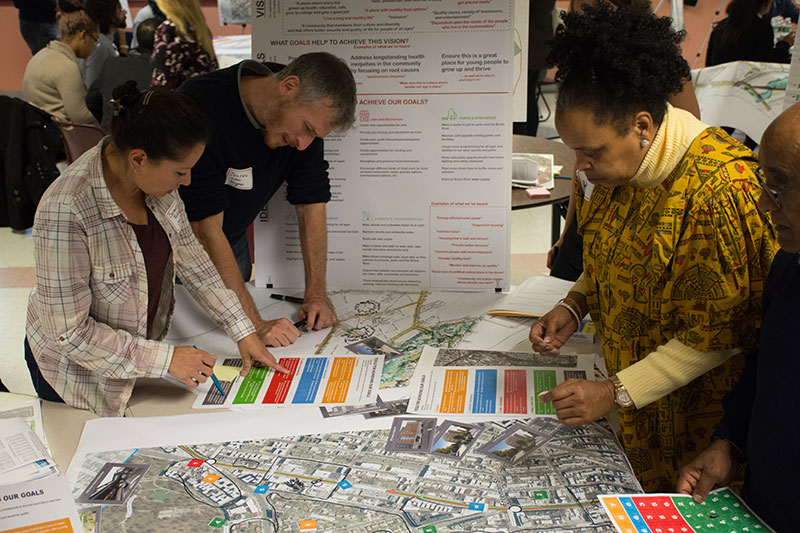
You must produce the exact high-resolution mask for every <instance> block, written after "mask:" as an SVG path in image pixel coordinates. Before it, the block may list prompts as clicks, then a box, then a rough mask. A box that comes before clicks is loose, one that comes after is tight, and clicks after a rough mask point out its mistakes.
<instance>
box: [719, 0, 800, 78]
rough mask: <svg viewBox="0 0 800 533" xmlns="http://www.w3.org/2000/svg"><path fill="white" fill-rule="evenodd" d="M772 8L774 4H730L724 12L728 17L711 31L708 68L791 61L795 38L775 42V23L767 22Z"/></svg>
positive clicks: (745, 0) (735, 0) (747, 0)
mask: <svg viewBox="0 0 800 533" xmlns="http://www.w3.org/2000/svg"><path fill="white" fill-rule="evenodd" d="M771 8H772V0H731V2H730V3H729V4H728V7H726V8H725V13H727V14H728V17H727V18H724V19H722V20H721V21H719V22H718V23H717V25H716V26H715V27H714V29H713V30H712V31H711V37H709V39H708V48H707V49H706V66H707V67H711V66H713V65H719V64H721V63H729V62H731V61H765V62H768V63H788V62H789V61H791V55H790V53H789V49H790V48H791V47H792V45H793V44H794V35H795V34H794V32H791V33H789V34H788V35H786V36H784V37H782V38H781V39H780V40H779V41H778V42H777V43H776V42H775V35H774V34H773V31H772V23H771V22H770V21H769V19H768V18H767V16H768V15H769V13H770V9H771Z"/></svg>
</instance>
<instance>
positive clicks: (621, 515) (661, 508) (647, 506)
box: [599, 488, 773, 533]
mask: <svg viewBox="0 0 800 533" xmlns="http://www.w3.org/2000/svg"><path fill="white" fill-rule="evenodd" d="M599 498H600V503H602V504H603V507H604V508H605V510H606V512H607V513H608V516H610V517H611V520H612V522H613V523H614V525H615V526H616V528H617V531H618V532H620V533H693V532H697V533H705V532H709V533H711V532H714V531H717V532H722V531H724V532H726V533H756V532H758V533H763V532H768V531H773V530H772V529H771V528H770V527H769V526H768V525H767V524H766V523H765V522H764V521H762V520H761V519H760V518H759V517H758V516H756V514H755V513H754V512H753V511H752V510H751V509H750V508H749V507H747V505H746V504H745V503H744V501H742V499H741V498H739V496H737V495H736V494H735V493H734V492H733V491H731V490H730V489H729V488H722V489H717V490H715V491H712V492H711V493H710V494H709V495H708V497H707V498H706V500H705V501H704V502H703V503H696V502H695V501H694V500H693V499H692V497H691V496H686V495H683V494H639V495H634V494H627V495H624V494H615V495H609V496H599Z"/></svg>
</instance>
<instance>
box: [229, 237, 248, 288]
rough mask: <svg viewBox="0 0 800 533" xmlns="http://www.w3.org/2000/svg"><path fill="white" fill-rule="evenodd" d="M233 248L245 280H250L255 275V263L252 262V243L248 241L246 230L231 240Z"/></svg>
mask: <svg viewBox="0 0 800 533" xmlns="http://www.w3.org/2000/svg"><path fill="white" fill-rule="evenodd" d="M231 250H233V256H234V257H235V258H236V264H237V265H239V272H241V273H242V279H244V281H245V282H248V281H250V276H252V275H253V263H251V262H250V243H249V242H247V232H246V231H245V232H244V233H242V236H241V237H239V238H238V239H236V240H235V241H233V242H231Z"/></svg>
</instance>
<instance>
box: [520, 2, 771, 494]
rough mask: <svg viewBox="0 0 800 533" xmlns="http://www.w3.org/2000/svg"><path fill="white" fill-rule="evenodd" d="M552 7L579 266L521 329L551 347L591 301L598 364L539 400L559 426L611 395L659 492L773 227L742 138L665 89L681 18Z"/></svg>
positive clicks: (729, 355)
mask: <svg viewBox="0 0 800 533" xmlns="http://www.w3.org/2000/svg"><path fill="white" fill-rule="evenodd" d="M563 18H564V25H563V26H561V27H559V29H558V31H557V33H556V37H555V39H554V41H553V45H552V48H551V54H550V62H551V63H554V64H556V65H558V72H557V74H556V81H557V82H558V83H559V93H558V100H557V102H556V117H555V124H556V129H557V130H558V133H559V135H560V136H561V138H562V140H563V141H564V143H565V144H567V145H568V146H569V147H570V148H572V149H573V150H575V156H576V168H577V172H578V174H579V175H583V179H582V180H580V181H579V184H578V187H579V188H580V190H576V193H575V194H576V197H577V212H578V231H579V233H581V234H582V235H583V239H584V246H583V266H584V268H583V274H582V275H581V277H580V278H578V281H576V282H575V285H574V286H573V287H572V289H571V291H570V292H569V294H568V295H567V297H566V298H564V299H562V300H561V301H560V302H559V303H558V305H556V306H555V307H554V308H553V309H552V310H551V311H549V312H548V313H547V314H545V315H544V316H543V317H542V318H541V319H540V320H539V321H538V322H536V323H535V324H534V325H533V326H532V327H531V332H530V339H531V342H532V344H533V348H534V349H535V350H536V351H538V352H541V353H544V354H547V355H553V354H556V353H558V352H559V348H560V347H561V346H562V345H563V344H564V343H565V342H566V341H567V340H568V339H569V337H570V336H571V335H572V333H574V332H575V331H576V329H577V327H578V324H579V323H580V321H581V319H582V318H583V317H584V316H585V315H586V314H587V313H591V317H592V320H594V323H595V326H596V327H597V330H598V332H599V334H600V337H601V340H602V344H603V356H604V359H605V363H606V367H607V369H608V372H609V375H610V376H611V377H610V379H608V380H604V381H589V380H581V379H570V380H567V381H565V382H564V383H562V384H560V385H558V386H556V387H554V388H553V389H552V390H550V391H549V392H547V393H546V394H544V395H543V397H542V401H544V402H553V407H554V408H555V410H556V414H557V416H558V419H559V420H560V421H561V422H562V423H564V424H566V425H570V426H576V425H580V424H587V423H589V422H592V421H594V420H596V419H598V418H601V417H603V416H605V415H606V414H608V413H609V412H611V411H613V410H614V409H619V417H620V425H621V441H622V446H623V448H624V450H625V452H626V454H627V455H628V458H629V459H630V462H631V465H632V466H633V469H634V471H635V473H636V475H637V477H638V478H639V481H640V482H641V484H642V487H643V488H644V490H645V491H647V492H653V491H656V492H669V491H670V490H671V489H672V488H673V487H674V486H675V482H676V481H677V477H678V470H679V469H680V466H681V465H682V464H684V463H686V462H687V461H691V460H692V459H693V458H694V457H695V456H696V455H697V454H698V453H699V452H700V450H702V449H704V448H705V447H706V446H707V445H708V443H709V440H710V437H711V433H712V431H713V429H714V426H715V425H716V424H717V423H718V422H719V420H720V418H721V417H722V404H721V401H722V398H723V397H724V395H725V394H726V393H727V392H729V391H730V390H731V389H732V388H733V385H734V384H735V383H736V380H737V379H738V377H739V375H740V374H741V371H742V368H743V365H744V356H743V355H742V354H743V353H744V352H746V351H747V350H749V349H751V348H752V347H754V346H755V344H756V340H757V333H756V332H757V330H758V328H759V326H760V321H761V293H762V290H763V284H764V280H765V278H766V276H767V272H768V270H769V265H770V263H771V262H772V257H773V255H774V254H775V249H776V240H775V230H774V229H773V227H772V225H771V223H770V220H769V217H768V216H767V215H764V214H762V213H760V212H759V211H758V209H757V207H756V202H757V195H758V191H759V190H760V187H759V183H758V179H757V175H756V171H757V169H758V163H757V161H755V160H754V158H753V157H752V153H751V152H750V150H748V149H747V148H745V147H744V146H742V145H741V144H739V143H738V142H737V141H736V140H734V139H733V138H731V137H730V136H728V135H727V134H726V133H725V132H724V131H723V130H721V129H719V128H714V127H709V126H707V125H706V124H703V123H702V122H700V121H699V120H697V119H696V118H695V117H694V116H692V115H691V114H690V113H688V112H686V111H682V110H680V109H676V108H673V107H672V106H671V105H669V103H668V102H667V99H668V97H669V95H670V94H674V93H675V92H677V91H679V90H680V89H681V87H682V85H683V80H685V79H686V78H687V77H688V75H689V70H688V66H687V65H686V61H685V60H684V59H683V57H682V56H681V49H680V42H681V40H682V38H683V32H675V31H673V30H672V29H671V26H670V24H671V21H670V19H669V18H661V17H656V16H654V15H652V14H648V13H646V12H644V11H643V10H641V9H635V8H629V7H620V8H618V9H616V10H614V9H612V8H611V7H610V6H609V5H608V4H607V3H601V4H598V5H597V6H596V7H588V6H587V7H586V9H585V12H584V14H583V15H580V14H577V13H570V14H566V15H564V16H563ZM590 191H591V192H590Z"/></svg>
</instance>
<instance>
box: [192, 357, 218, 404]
mask: <svg viewBox="0 0 800 533" xmlns="http://www.w3.org/2000/svg"><path fill="white" fill-rule="evenodd" d="M192 348H194V349H195V350H199V348H198V347H197V346H196V345H194V344H192ZM211 381H213V382H214V386H215V387H216V388H217V390H218V391H219V393H220V394H221V395H222V396H223V397H225V389H223V388H222V383H220V382H219V378H218V377H217V376H215V375H214V372H211Z"/></svg>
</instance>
